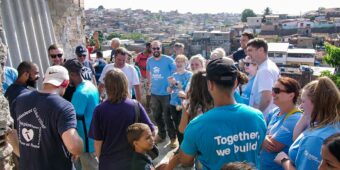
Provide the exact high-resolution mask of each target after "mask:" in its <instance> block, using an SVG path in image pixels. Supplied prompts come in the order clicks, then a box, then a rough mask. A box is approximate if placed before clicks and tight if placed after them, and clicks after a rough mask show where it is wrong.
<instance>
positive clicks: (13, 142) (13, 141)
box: [6, 129, 20, 157]
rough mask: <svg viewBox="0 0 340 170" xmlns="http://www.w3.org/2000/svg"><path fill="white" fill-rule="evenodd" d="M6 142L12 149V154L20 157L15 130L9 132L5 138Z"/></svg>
mask: <svg viewBox="0 0 340 170" xmlns="http://www.w3.org/2000/svg"><path fill="white" fill-rule="evenodd" d="M6 141H7V142H8V143H9V144H11V145H12V147H13V152H14V153H15V155H17V156H18V157H20V152H19V140H18V132H17V130H15V129H13V130H11V131H10V132H9V133H8V135H7V138H6Z"/></svg>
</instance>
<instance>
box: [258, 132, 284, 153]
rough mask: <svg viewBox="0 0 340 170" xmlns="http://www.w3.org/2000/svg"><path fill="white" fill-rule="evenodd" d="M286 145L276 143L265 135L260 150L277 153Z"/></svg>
mask: <svg viewBox="0 0 340 170" xmlns="http://www.w3.org/2000/svg"><path fill="white" fill-rule="evenodd" d="M285 146H286V145H285V144H283V143H280V142H278V141H276V140H275V139H274V138H272V136H270V135H266V138H265V139H264V141H263V143H262V148H263V149H265V150H267V151H268V152H279V151H281V150H282V149H283V148H284V147H285Z"/></svg>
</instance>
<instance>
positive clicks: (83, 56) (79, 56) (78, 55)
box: [78, 55, 86, 57]
mask: <svg viewBox="0 0 340 170" xmlns="http://www.w3.org/2000/svg"><path fill="white" fill-rule="evenodd" d="M78 57H86V55H78Z"/></svg>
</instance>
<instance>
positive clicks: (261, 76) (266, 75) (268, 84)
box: [247, 38, 280, 117]
mask: <svg viewBox="0 0 340 170" xmlns="http://www.w3.org/2000/svg"><path fill="white" fill-rule="evenodd" d="M247 54H248V55H249V56H250V57H251V59H252V61H253V62H255V63H256V64H257V65H258V70H257V73H256V76H255V79H254V83H253V87H252V90H251V94H250V98H249V105H250V106H253V107H255V108H257V109H259V110H260V111H262V113H263V114H264V116H265V117H266V116H267V113H268V112H269V111H270V110H272V109H273V108H274V107H275V105H274V104H273V100H272V88H273V86H274V84H275V82H276V81H277V79H278V78H279V76H280V71H279V68H278V67H277V66H276V64H275V63H274V62H273V61H271V60H270V59H269V58H268V44H267V42H266V41H265V40H263V39H259V38H256V39H253V40H250V41H249V42H248V44H247Z"/></svg>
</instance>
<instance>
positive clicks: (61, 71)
mask: <svg viewBox="0 0 340 170" xmlns="http://www.w3.org/2000/svg"><path fill="white" fill-rule="evenodd" d="M69 79H70V78H69V76H68V71H67V70H66V68H65V67H63V66H59V65H56V66H51V67H49V68H47V70H46V73H45V77H44V81H43V84H45V83H48V84H52V85H54V86H60V85H61V84H63V82H64V81H65V80H67V81H68V80H69Z"/></svg>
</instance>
